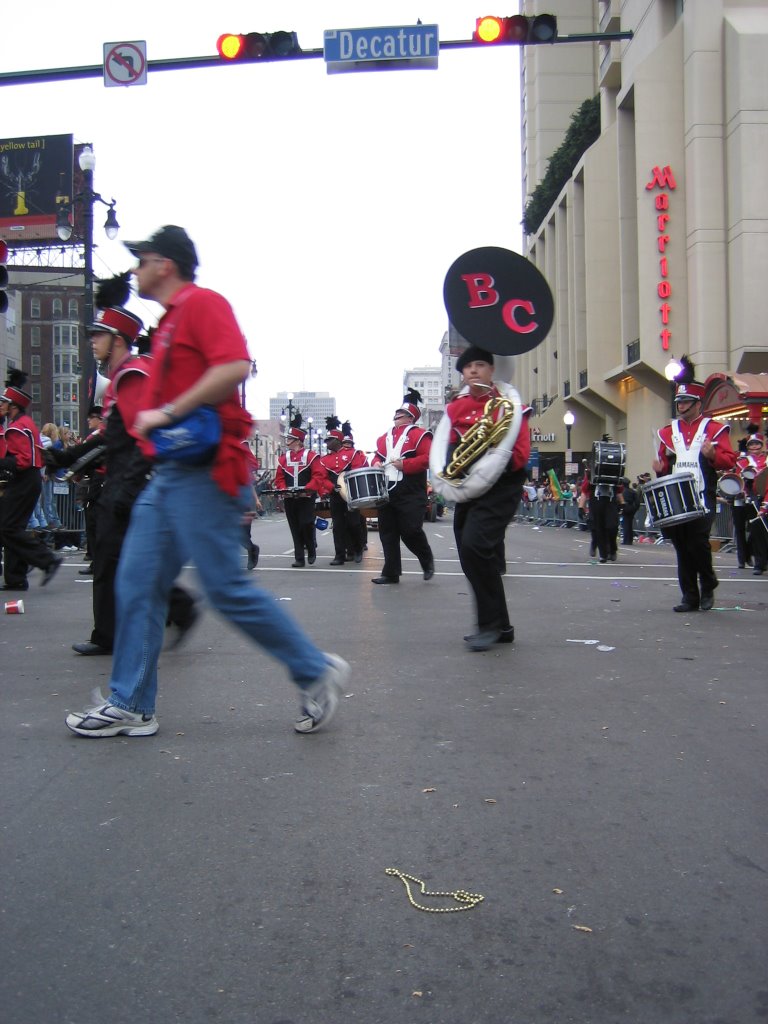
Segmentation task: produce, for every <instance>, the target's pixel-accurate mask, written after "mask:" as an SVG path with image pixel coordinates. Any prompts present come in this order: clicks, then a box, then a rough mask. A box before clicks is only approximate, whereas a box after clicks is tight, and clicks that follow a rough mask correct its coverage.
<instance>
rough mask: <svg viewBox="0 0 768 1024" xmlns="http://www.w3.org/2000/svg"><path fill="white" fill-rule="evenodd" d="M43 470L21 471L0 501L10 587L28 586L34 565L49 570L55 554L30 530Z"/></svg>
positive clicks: (0, 531) (0, 541) (1, 542)
mask: <svg viewBox="0 0 768 1024" xmlns="http://www.w3.org/2000/svg"><path fill="white" fill-rule="evenodd" d="M41 487H42V480H41V477H40V470H39V469H35V468H34V467H32V468H30V469H23V470H21V471H20V472H18V473H17V474H16V475H15V476H14V478H13V479H12V480H11V482H10V483H9V484H8V485H7V487H6V488H5V493H4V494H3V497H2V500H0V547H4V548H5V582H6V584H7V586H9V587H22V586H26V585H27V571H28V569H29V567H30V565H34V566H35V567H36V568H38V569H45V568H46V567H47V566H48V565H50V563H51V562H52V561H53V558H54V556H53V554H52V552H51V551H50V550H49V549H48V547H47V546H46V544H45V543H44V542H43V541H42V540H40V538H39V537H37V536H35V534H33V533H31V532H27V523H28V522H29V517H30V516H31V515H32V511H33V509H34V507H35V505H36V504H37V499H38V498H39V497H40V490H41Z"/></svg>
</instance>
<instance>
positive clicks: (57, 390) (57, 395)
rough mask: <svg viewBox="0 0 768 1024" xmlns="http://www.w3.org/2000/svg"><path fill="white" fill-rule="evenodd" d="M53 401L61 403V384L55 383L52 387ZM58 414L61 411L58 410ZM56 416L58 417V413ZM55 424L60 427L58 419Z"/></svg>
mask: <svg viewBox="0 0 768 1024" xmlns="http://www.w3.org/2000/svg"><path fill="white" fill-rule="evenodd" d="M53 400H54V402H60V401H61V384H58V383H56V384H54V385H53ZM58 412H61V410H58ZM57 415H58V413H57ZM56 423H57V425H58V426H61V420H60V419H57V420H56Z"/></svg>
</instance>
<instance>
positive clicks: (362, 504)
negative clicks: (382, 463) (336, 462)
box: [337, 466, 389, 508]
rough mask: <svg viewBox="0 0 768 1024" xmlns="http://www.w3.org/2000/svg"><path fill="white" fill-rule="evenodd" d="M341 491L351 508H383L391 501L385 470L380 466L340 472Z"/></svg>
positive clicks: (339, 483)
mask: <svg viewBox="0 0 768 1024" xmlns="http://www.w3.org/2000/svg"><path fill="white" fill-rule="evenodd" d="M337 482H338V485H339V493H340V494H341V496H342V498H343V499H344V501H346V503H347V505H349V507H350V508H381V506H382V505H386V504H387V503H388V501H389V495H388V494H387V480H386V477H385V476H384V470H383V469H380V468H379V467H378V466H367V467H365V468H363V469H345V470H344V471H343V472H341V473H339V479H338V481H337Z"/></svg>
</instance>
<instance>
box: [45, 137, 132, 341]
mask: <svg viewBox="0 0 768 1024" xmlns="http://www.w3.org/2000/svg"><path fill="white" fill-rule="evenodd" d="M77 162H78V163H79V165H80V170H81V171H82V172H83V181H84V185H83V190H82V192H79V193H78V194H77V195H76V196H73V197H72V201H71V202H70V203H60V204H59V209H58V212H57V214H56V234H57V235H58V236H59V238H60V239H61V240H62V242H68V241H69V239H70V238H71V237H72V231H73V227H72V211H73V208H74V205H75V203H81V204H82V207H83V239H82V241H83V276H84V278H85V302H84V309H85V326H86V328H87V327H88V325H89V324H92V323H93V207H94V204H95V203H102V204H103V205H104V206H106V207H108V210H107V219H106V220H105V221H104V233H105V234H106V236H107V238H109V239H110V240H111V239H114V238H117V233H118V231H119V230H120V225H119V224H118V222H117V216H116V214H115V200H114V199H112V200H111V201H110V202H108V201H107V200H106V199H103V198H102V196H100V195H99V193H98V192H95V191H94V189H93V172H94V170H95V168H96V157H95V156H94V154H93V150H92V149H91V147H90V146H83V149H82V151H81V153H80V156H79V157H78V158H77Z"/></svg>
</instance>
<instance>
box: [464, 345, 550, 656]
mask: <svg viewBox="0 0 768 1024" xmlns="http://www.w3.org/2000/svg"><path fill="white" fill-rule="evenodd" d="M456 369H457V370H458V371H459V372H460V373H461V375H462V379H463V381H464V387H463V388H462V390H461V391H460V392H459V395H458V397H457V398H456V399H455V400H454V401H453V402H451V403H449V405H448V407H447V409H446V415H447V416H448V418H449V419H450V422H451V427H452V430H451V437H450V444H451V446H455V445H456V444H458V443H459V442H460V441H461V438H462V436H463V435H464V434H465V433H466V431H467V430H468V429H469V428H470V427H472V426H473V424H475V423H477V422H478V421H479V420H480V419H481V418H482V417H483V415H484V412H485V406H486V403H487V402H488V401H489V399H491V398H500V397H502V394H501V391H500V389H499V387H498V386H497V385H496V384H494V381H493V371H494V361H493V355H492V354H491V353H490V352H486V351H485V349H482V348H478V347H477V346H475V345H470V346H469V348H467V349H465V350H464V352H462V353H461V355H460V356H459V358H458V359H457V360H456ZM530 413H531V409H530V407H528V406H524V408H523V415H524V416H528V415H529V414H530ZM530 453H531V435H530V432H529V430H528V427H527V423H526V421H525V420H524V421H523V425H522V429H521V430H520V431H519V433H518V435H517V439H516V441H515V443H514V447H513V449H512V454H511V457H510V460H509V462H508V464H507V465H506V467H505V468H504V470H503V471H502V473H501V475H500V476H499V477H498V478H497V479H496V481H495V482H494V483H493V485H492V486H491V487H490V488H489V489H488V490H486V491H485V492H484V493H482V494H481V495H480V496H479V497H476V498H473V499H471V500H470V501H460V502H458V503H457V504H456V508H455V511H454V516H453V532H454V536H455V538H456V547H457V549H458V552H459V561H460V562H461V568H462V570H463V571H464V575H465V576H466V577H467V580H468V581H469V584H470V586H471V587H472V592H473V594H474V597H475V605H476V609H477V632H476V633H471V634H469V635H468V636H465V637H464V640H465V642H466V644H467V647H468V648H469V650H471V651H487V650H489V648H491V647H492V646H493V645H494V644H496V643H502V644H511V643H512V642H513V641H514V639H515V630H514V627H513V626H511V625H510V622H509V611H508V609H507V601H506V596H505V594H504V582H503V579H502V577H503V575H504V573H505V571H506V563H505V553H504V536H505V533H506V529H507V526H508V525H509V523H510V522H511V520H512V517H513V516H514V514H515V512H516V511H517V506H518V505H519V503H520V498H521V496H522V493H523V484H524V483H525V478H526V470H525V467H526V465H527V463H528V459H529V457H530Z"/></svg>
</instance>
